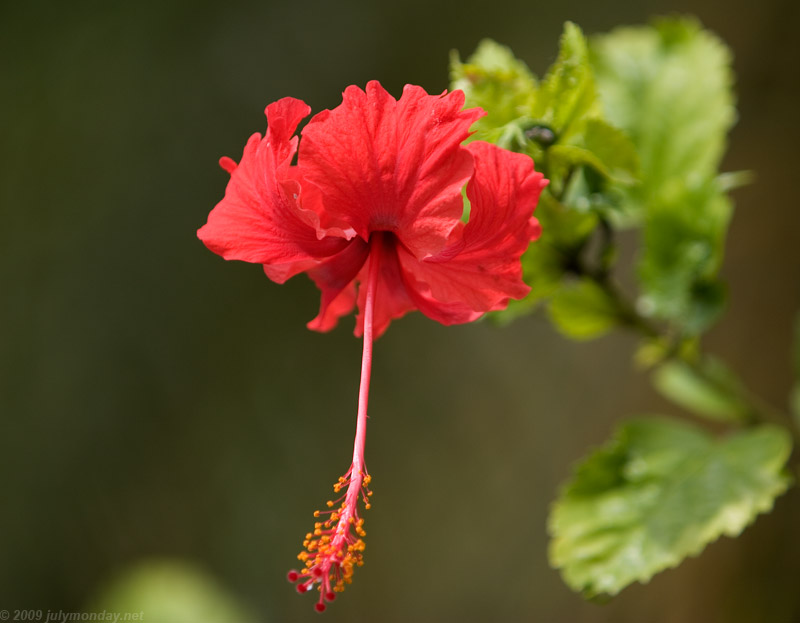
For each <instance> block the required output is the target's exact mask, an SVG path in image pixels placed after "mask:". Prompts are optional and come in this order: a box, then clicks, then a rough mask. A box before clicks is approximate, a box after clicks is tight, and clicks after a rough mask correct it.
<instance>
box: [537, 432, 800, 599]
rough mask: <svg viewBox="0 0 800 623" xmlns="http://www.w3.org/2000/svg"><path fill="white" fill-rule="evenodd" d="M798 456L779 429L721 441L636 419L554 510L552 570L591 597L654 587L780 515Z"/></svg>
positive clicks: (581, 472)
mask: <svg viewBox="0 0 800 623" xmlns="http://www.w3.org/2000/svg"><path fill="white" fill-rule="evenodd" d="M790 452H791V440H790V438H789V436H788V434H787V433H786V432H785V431H784V430H783V429H780V428H777V427H772V426H762V427H759V428H754V429H749V430H746V431H742V432H739V433H736V434H734V435H731V436H729V437H726V438H723V439H720V440H715V439H714V438H712V437H711V436H710V435H708V434H707V433H705V432H703V431H701V430H700V429H698V428H695V427H693V426H690V425H688V424H685V423H679V422H677V421H674V420H666V419H654V418H651V419H641V420H634V421H631V422H628V423H626V424H624V425H623V426H622V427H620V429H619V430H618V431H617V434H616V435H615V437H614V439H613V440H612V441H611V442H610V443H608V444H607V445H606V446H604V447H603V448H601V449H599V450H597V451H595V452H594V453H593V454H592V455H590V456H589V457H588V458H587V459H585V460H584V461H583V463H581V464H580V465H578V467H577V469H576V470H575V473H574V476H573V478H572V480H571V481H570V482H569V483H567V485H566V486H565V487H564V489H563V491H562V492H561V495H560V497H559V499H558V500H557V501H556V502H555V504H554V505H553V508H552V511H551V514H550V520H549V530H550V534H551V536H552V540H551V543H550V561H551V564H552V565H553V566H554V567H557V568H559V569H561V573H562V575H563V577H564V580H565V581H566V583H567V584H568V585H569V586H570V587H571V588H573V589H574V590H578V591H582V592H583V593H584V594H585V595H586V596H587V597H593V596H597V595H615V594H617V593H618V592H619V591H621V590H622V589H623V588H625V587H626V586H628V585H629V584H631V583H633V582H637V581H638V582H647V581H648V580H650V578H651V577H652V576H653V575H655V574H656V573H658V572H660V571H663V570H664V569H668V568H670V567H674V566H676V565H677V564H679V563H680V562H681V561H682V560H683V559H684V558H686V557H687V556H693V555H696V554H698V553H700V552H701V551H702V550H703V548H705V546H706V545H708V544H709V543H711V542H712V541H714V540H716V539H717V538H719V537H720V536H722V535H726V536H737V535H738V534H740V533H741V531H742V530H743V529H744V528H745V527H746V526H747V525H748V524H749V523H751V522H752V521H753V520H754V519H755V517H756V516H757V515H758V514H759V513H764V512H767V511H769V510H771V509H772V506H773V502H774V500H775V498H776V497H777V496H779V495H780V494H781V493H783V492H784V491H785V490H786V489H787V487H788V486H789V477H788V476H787V475H786V474H785V472H784V465H785V463H786V460H787V459H788V457H789V454H790Z"/></svg>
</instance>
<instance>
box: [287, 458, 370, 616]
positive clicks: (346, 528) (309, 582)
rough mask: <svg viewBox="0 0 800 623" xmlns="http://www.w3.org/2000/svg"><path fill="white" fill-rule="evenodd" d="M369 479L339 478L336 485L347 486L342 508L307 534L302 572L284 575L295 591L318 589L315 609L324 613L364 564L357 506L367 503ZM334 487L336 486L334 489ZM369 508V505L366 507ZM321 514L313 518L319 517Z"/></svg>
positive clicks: (362, 475) (353, 474)
mask: <svg viewBox="0 0 800 623" xmlns="http://www.w3.org/2000/svg"><path fill="white" fill-rule="evenodd" d="M368 479H370V480H371V478H370V477H369V476H368V475H367V474H366V472H365V471H364V472H362V471H360V470H359V471H358V472H356V471H355V470H352V469H351V470H350V471H348V477H347V478H344V477H342V478H340V479H339V482H338V483H337V484H343V483H346V484H347V487H348V488H347V493H346V494H345V495H344V496H343V501H342V504H341V506H340V507H339V508H338V509H337V510H335V511H326V512H327V513H330V517H329V518H328V519H326V520H325V521H318V522H315V523H314V531H313V532H309V533H307V534H306V537H305V539H304V540H303V547H304V548H305V549H304V550H303V551H302V552H300V554H298V556H297V557H298V559H299V560H301V561H304V562H305V568H304V569H302V570H301V571H296V570H294V569H293V570H291V571H290V572H289V573H288V574H287V576H286V577H287V579H289V581H290V582H297V583H298V584H297V591H298V592H300V593H305V592H307V591H309V590H310V589H311V588H313V587H314V586H315V585H316V586H317V588H318V590H319V592H320V598H319V601H318V602H317V603H316V604H315V606H314V608H315V609H316V610H317V612H323V611H324V610H325V608H326V605H325V602H326V601H327V602H330V601H333V600H334V599H335V598H336V593H340V592H341V591H343V590H344V587H345V586H346V585H347V584H350V583H351V582H352V581H353V571H354V569H355V567H360V566H362V565H363V564H364V559H363V552H364V549H365V548H366V544H365V543H364V541H363V537H364V536H366V532H365V531H364V519H363V518H361V517H359V509H358V502H359V499H362V500H363V501H364V502H365V503H366V502H367V495H368V493H367V491H368V490H367V489H366V487H365V483H366V482H368ZM334 486H335V485H334ZM330 505H331V504H330V503H329V506H330ZM365 505H366V506H368V504H365ZM319 513H320V511H318V512H317V513H315V514H314V516H315V517H318V516H319Z"/></svg>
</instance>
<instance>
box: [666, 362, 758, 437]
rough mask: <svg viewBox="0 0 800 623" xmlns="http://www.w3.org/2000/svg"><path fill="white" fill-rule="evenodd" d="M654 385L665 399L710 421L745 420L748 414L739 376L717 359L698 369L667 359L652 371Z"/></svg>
mask: <svg viewBox="0 0 800 623" xmlns="http://www.w3.org/2000/svg"><path fill="white" fill-rule="evenodd" d="M653 385H655V388H656V389H657V390H658V391H659V392H661V394H662V395H663V396H664V397H665V398H667V399H669V400H671V401H672V402H674V403H676V404H678V405H680V406H682V407H683V408H685V409H687V410H688V411H691V412H692V413H695V414H697V415H701V416H704V417H707V418H709V419H711V420H719V421H724V422H744V421H746V420H747V419H748V417H749V416H750V408H749V406H748V405H747V403H746V402H745V401H743V400H742V399H741V394H742V386H741V383H740V381H739V379H738V378H736V376H735V375H734V374H733V372H731V371H730V369H728V368H727V367H726V366H725V365H723V364H722V362H721V361H719V360H717V359H708V360H706V361H705V362H704V363H703V365H702V368H701V369H698V368H693V367H691V366H689V365H688V364H686V363H683V362H681V361H668V362H667V363H665V364H663V365H662V366H660V367H659V368H658V369H657V370H656V371H655V373H654V374H653Z"/></svg>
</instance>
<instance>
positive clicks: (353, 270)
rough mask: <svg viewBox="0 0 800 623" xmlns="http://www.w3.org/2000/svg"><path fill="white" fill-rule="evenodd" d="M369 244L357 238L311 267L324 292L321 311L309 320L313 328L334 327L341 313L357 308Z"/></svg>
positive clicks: (311, 275)
mask: <svg viewBox="0 0 800 623" xmlns="http://www.w3.org/2000/svg"><path fill="white" fill-rule="evenodd" d="M369 248H370V247H369V244H367V243H366V242H364V241H363V240H361V238H356V239H354V240H352V241H351V242H350V243H349V244H348V246H347V247H346V248H345V249H344V250H342V251H340V252H339V253H337V254H336V255H334V256H333V257H331V258H329V259H327V260H325V261H324V262H322V263H321V264H319V265H318V266H316V267H315V268H313V269H311V270H309V271H308V276H309V277H311V279H313V280H314V283H315V284H317V287H318V288H319V289H320V291H321V292H322V300H321V302H320V308H319V314H318V315H317V317H316V318H314V319H313V320H312V321H311V322H309V323H308V325H307V326H308V328H309V329H313V330H314V331H330V330H331V329H333V328H334V327H335V326H336V324H337V322H338V321H339V318H340V317H341V316H344V315H346V314H349V313H350V312H351V311H353V307H354V306H355V304H356V285H355V279H356V277H357V276H358V274H359V273H360V272H361V270H362V268H363V266H364V263H365V262H366V261H367V256H368V255H369Z"/></svg>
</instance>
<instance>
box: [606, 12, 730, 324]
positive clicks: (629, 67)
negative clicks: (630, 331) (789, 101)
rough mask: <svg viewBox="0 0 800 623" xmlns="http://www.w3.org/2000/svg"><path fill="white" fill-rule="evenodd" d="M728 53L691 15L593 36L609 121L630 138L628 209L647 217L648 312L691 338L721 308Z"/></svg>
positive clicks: (643, 266) (642, 269)
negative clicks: (633, 176) (632, 161)
mask: <svg viewBox="0 0 800 623" xmlns="http://www.w3.org/2000/svg"><path fill="white" fill-rule="evenodd" d="M730 64H731V57H730V53H729V51H728V49H727V48H726V47H725V45H724V44H723V43H722V42H721V41H720V40H719V39H718V38H717V37H715V36H714V35H712V34H711V33H709V32H708V31H705V30H703V29H702V28H701V27H700V25H699V24H698V23H697V22H696V21H694V20H690V19H665V20H661V21H659V22H656V23H655V24H654V26H644V27H637V28H620V29H617V30H614V31H613V32H611V33H610V34H608V35H604V36H601V37H597V38H595V39H594V40H593V42H592V65H593V67H594V69H595V73H596V80H597V85H598V91H599V93H600V97H601V99H602V101H603V105H604V110H605V112H606V114H607V116H608V118H609V120H610V121H611V122H612V123H613V124H614V125H616V126H618V127H620V128H622V130H624V131H625V133H626V134H627V135H628V136H629V137H630V138H631V140H632V142H633V144H634V145H635V147H636V149H637V151H638V154H639V157H640V165H641V166H640V173H641V175H640V183H639V184H638V185H637V186H635V187H633V188H631V189H629V191H627V192H626V199H625V203H626V206H627V213H628V214H629V215H631V216H633V217H635V218H638V219H640V220H643V221H644V251H643V253H642V255H641V261H640V266H639V275H640V278H641V281H642V292H643V300H642V309H644V310H648V311H650V313H651V314H652V315H653V316H655V317H658V318H661V319H664V320H668V321H670V322H672V323H673V324H675V325H677V326H679V327H680V328H681V330H683V331H685V332H686V333H689V334H697V333H699V332H701V331H703V330H705V329H706V328H708V326H710V324H711V323H712V322H713V321H714V320H715V319H716V316H717V315H718V312H719V311H720V310H721V297H719V296H713V297H709V296H708V295H709V294H710V293H713V294H714V295H718V294H720V292H721V287H720V286H719V284H718V283H717V282H716V275H717V272H718V269H719V266H720V264H721V261H722V255H723V249H724V238H725V233H726V231H727V226H728V222H729V220H730V214H731V210H732V205H731V203H730V201H729V200H728V198H727V196H726V195H725V191H726V190H727V189H728V188H729V187H730V180H729V178H728V177H726V176H719V175H718V173H717V169H718V166H719V162H720V159H721V157H722V154H723V151H724V149H725V142H726V135H727V132H728V130H729V129H730V127H731V126H732V125H733V123H734V120H735V116H736V113H735V108H734V98H733V93H732V88H731V85H732V82H733V76H732V72H731V68H730Z"/></svg>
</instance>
